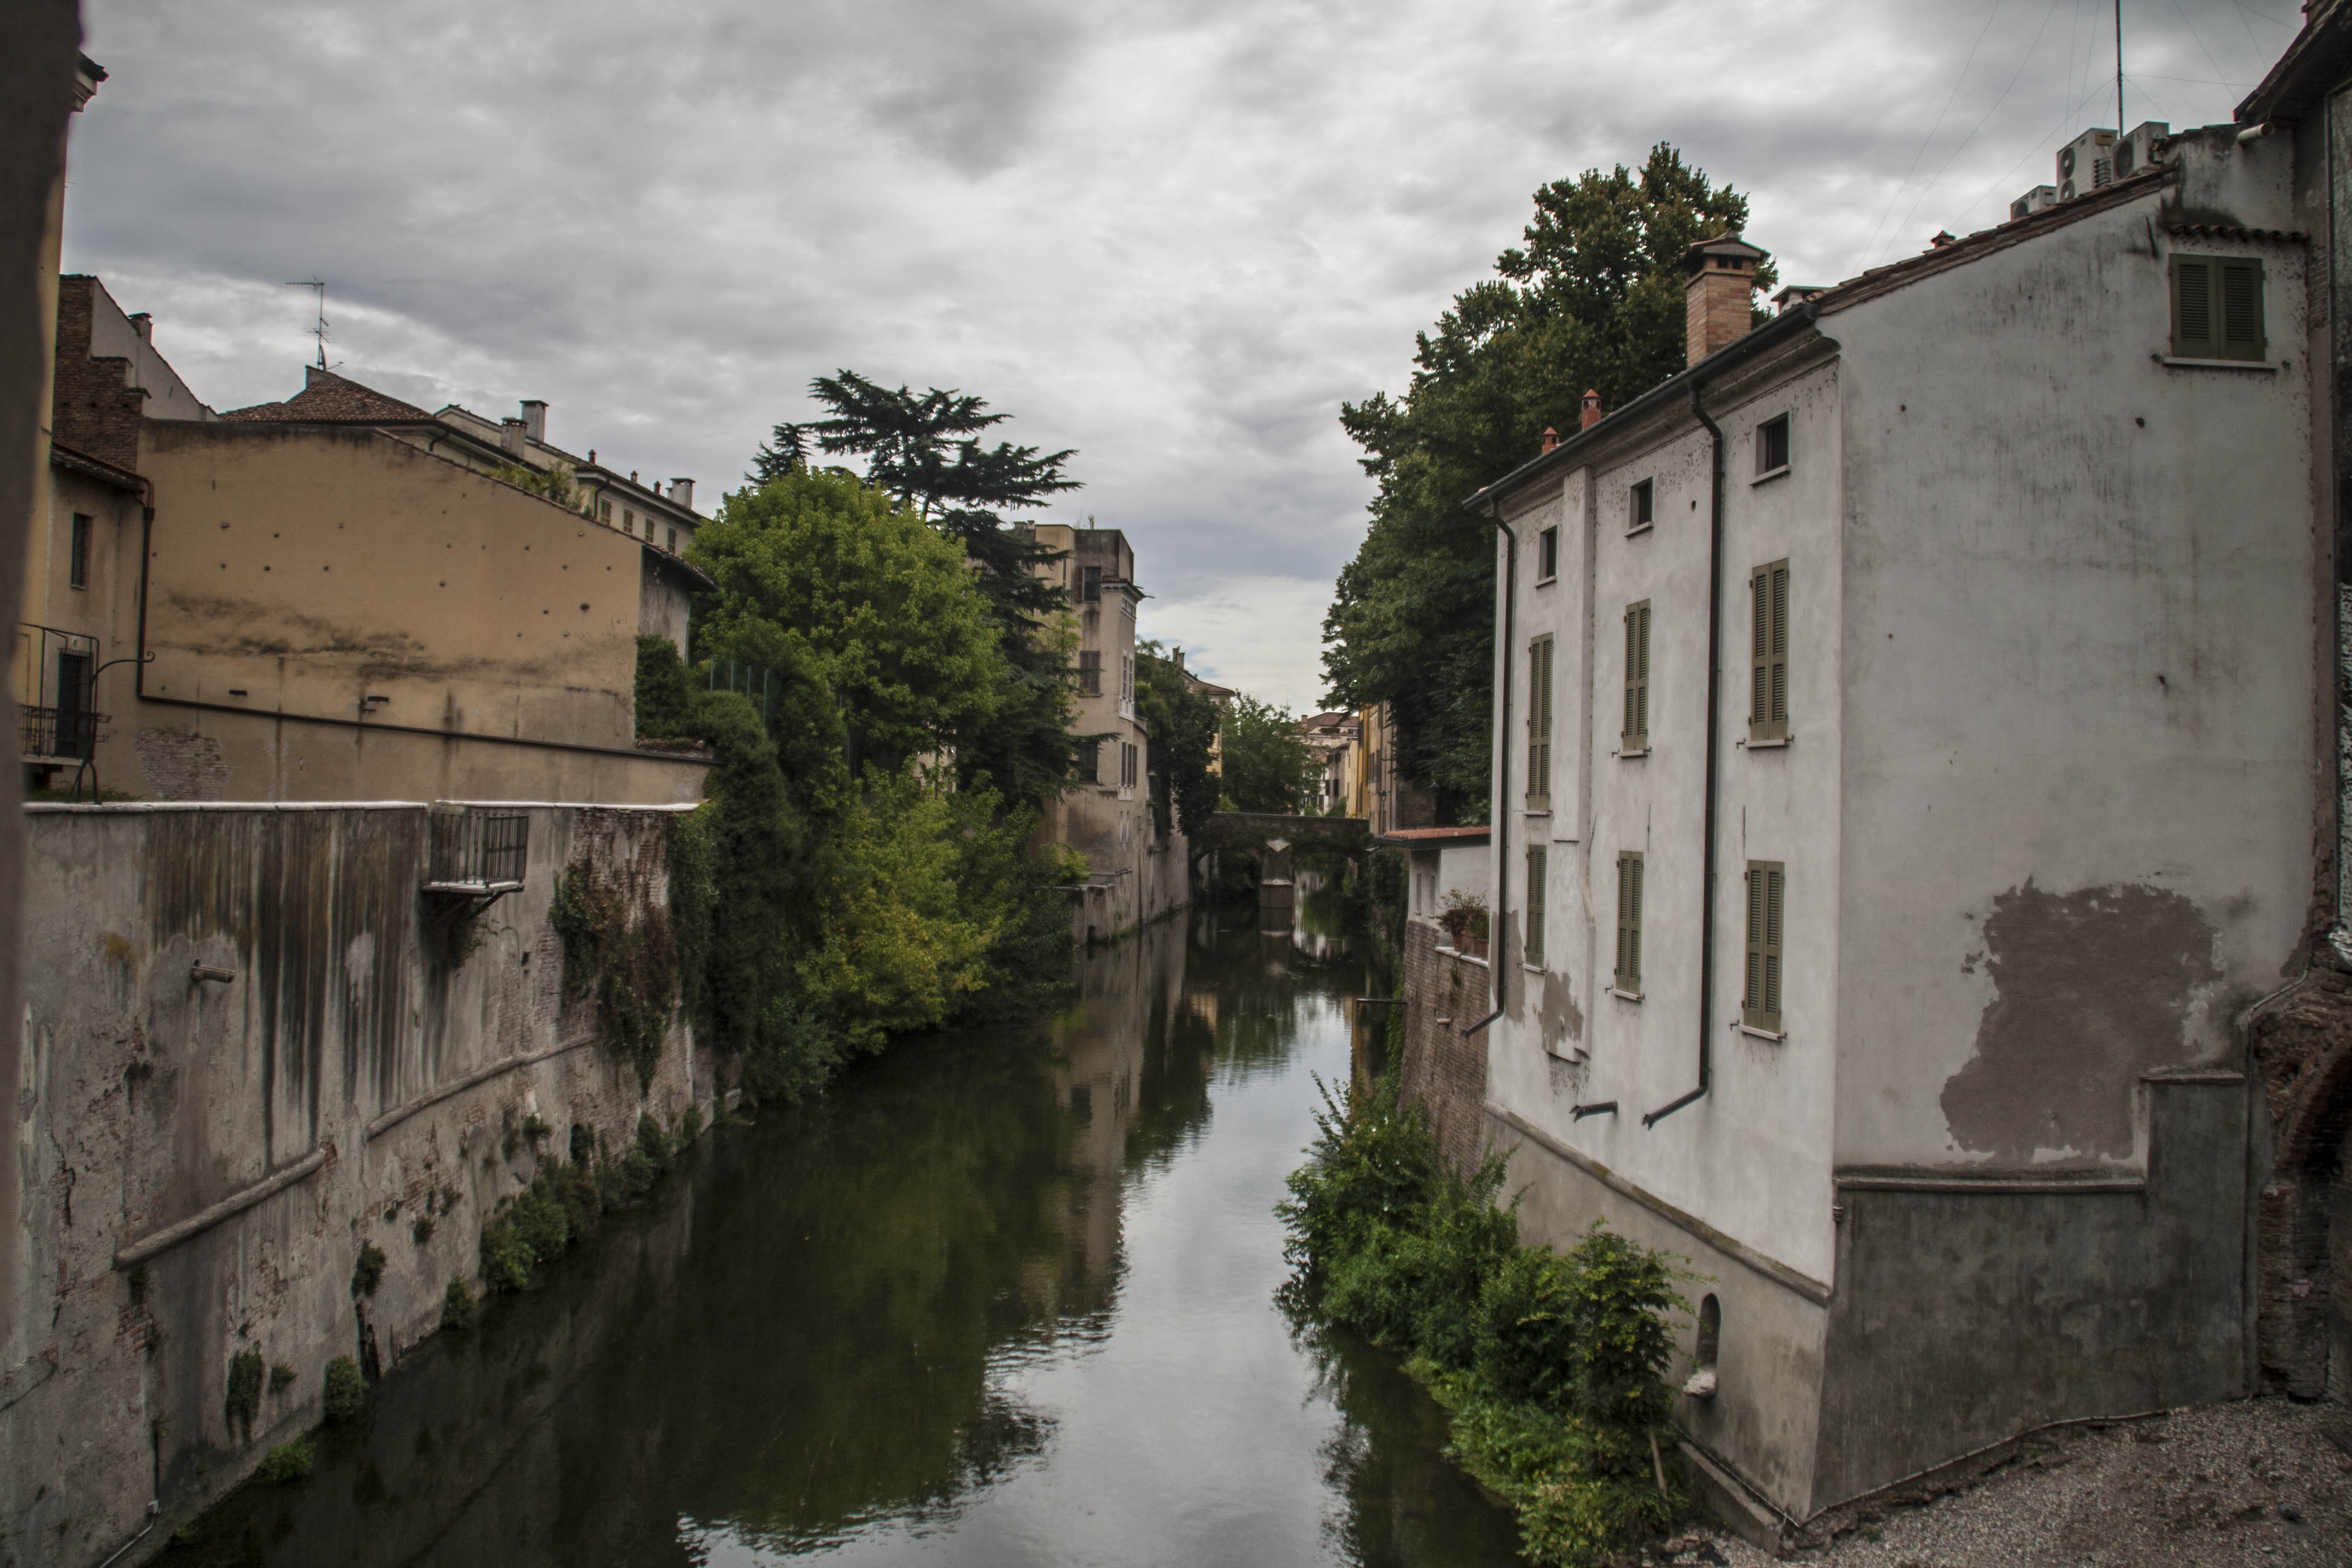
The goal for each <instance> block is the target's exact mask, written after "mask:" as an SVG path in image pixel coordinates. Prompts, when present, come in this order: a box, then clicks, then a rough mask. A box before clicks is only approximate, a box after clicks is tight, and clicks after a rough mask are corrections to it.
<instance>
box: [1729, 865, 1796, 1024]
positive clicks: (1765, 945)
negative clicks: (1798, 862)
mask: <svg viewBox="0 0 2352 1568" xmlns="http://www.w3.org/2000/svg"><path fill="white" fill-rule="evenodd" d="M1787 885H1788V872H1787V868H1785V867H1784V866H1783V865H1782V863H1781V862H1780V861H1778V860H1750V861H1749V862H1748V974H1747V984H1746V985H1745V987H1744V990H1745V994H1744V995H1743V996H1742V998H1741V1001H1740V1009H1739V1016H1740V1021H1741V1022H1742V1023H1744V1024H1746V1025H1747V1026H1748V1027H1749V1028H1751V1029H1763V1030H1766V1031H1768V1032H1769V1033H1771V1034H1775V1035H1777V1034H1779V1033H1780V930H1781V915H1782V906H1783V904H1784V902H1785V900H1786V893H1787Z"/></svg>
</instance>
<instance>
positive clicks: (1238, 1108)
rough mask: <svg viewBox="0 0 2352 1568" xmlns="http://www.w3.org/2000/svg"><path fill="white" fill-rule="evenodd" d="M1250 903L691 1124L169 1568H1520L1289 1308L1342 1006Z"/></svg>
mask: <svg viewBox="0 0 2352 1568" xmlns="http://www.w3.org/2000/svg"><path fill="white" fill-rule="evenodd" d="M1239 918H1240V920H1241V921H1242V923H1240V924H1238V925H1236V924H1234V923H1233V920H1232V919H1231V918H1229V919H1228V920H1227V921H1226V922H1225V923H1223V924H1222V925H1221V924H1220V923H1219V921H1218V920H1217V919H1216V918H1215V917H1213V916H1210V915H1206V914H1201V915H1195V916H1193V917H1192V919H1191V920H1190V921H1189V922H1187V921H1181V920H1179V921H1169V922H1164V923H1162V924H1161V925H1160V926H1157V927H1154V928H1152V929H1151V930H1149V931H1145V932H1144V933H1142V935H1141V936H1140V937H1139V938H1137V939H1134V940H1131V941H1129V942H1126V943H1123V944H1121V945H1120V946H1118V947H1117V948H1115V949H1111V950H1108V951H1105V952H1097V953H1095V954H1092V955H1090V956H1089V957H1087V959H1086V960H1084V961H1083V963H1082V968H1081V981H1082V986H1081V991H1080V994H1079V995H1078V996H1077V998H1076V1000H1075V1001H1074V1002H1073V1003H1072V1004H1071V1005H1069V1007H1068V1008H1066V1010H1065V1011H1064V1012H1063V1013H1061V1014H1060V1015H1058V1016H1055V1017H1052V1018H1049V1019H1046V1020H1044V1021H1041V1022H1040V1023H1038V1024H1036V1025H1034V1026H1028V1027H1025V1028H1018V1029H998V1030H987V1031H967V1032H961V1033H956V1034H951V1035H948V1036H944V1037H940V1038H937V1039H932V1040H926V1041H921V1042H918V1043H914V1044H910V1045H907V1046H903V1047H898V1048H896V1049H894V1050H892V1051H891V1052H889V1053H887V1054H886V1055H885V1056H882V1057H880V1058H874V1059H872V1060H869V1061H866V1062H864V1063H861V1064H860V1065H859V1066H858V1067H856V1068H855V1069H853V1070H852V1071H850V1072H849V1073H848V1074H847V1075H846V1076H845V1078H844V1079H842V1081H841V1082H840V1083H839V1084H838V1085H837V1086H836V1087H835V1089H833V1090H832V1091H831V1092H830V1093H829V1094H828V1095H827V1096H826V1097H825V1098H824V1099H823V1100H820V1101H817V1102H814V1103H812V1104H809V1105H805V1106H803V1107H800V1108H797V1109H795V1110H787V1111H776V1110H771V1111H769V1112H767V1113H766V1114H764V1115H762V1116H761V1118H760V1119H759V1121H758V1123H757V1124H756V1125H754V1126H750V1127H727V1128H721V1129H719V1131H717V1132H716V1133H715V1134H714V1135H713V1136H711V1137H709V1138H706V1139H704V1140H703V1141H702V1142H701V1143H700V1144H699V1145H698V1147H697V1148H696V1149H695V1150H694V1151H693V1152H690V1153H689V1154H688V1155H686V1156H684V1157H683V1160H682V1163H681V1167H680V1169H679V1170H678V1171H677V1173H674V1174H673V1175H672V1177H671V1179H670V1180H669V1181H668V1182H667V1184H665V1186H664V1187H663V1188H662V1189H661V1190H660V1191H659V1192H658V1193H657V1194H656V1195H655V1197H654V1198H653V1200H652V1201H651V1202H650V1203H649V1204H648V1205H646V1207H645V1208H644V1209H643V1210H641V1211H638V1212H635V1213H632V1214H628V1215H616V1216H612V1217H608V1218H607V1219H606V1221H605V1222H604V1226H602V1227H601V1229H600V1230H599V1232H598V1234H597V1235H596V1236H595V1237H593V1239H592V1240H591V1241H590V1242H589V1243H588V1245H587V1246H586V1247H583V1249H582V1250H580V1251H579V1252H577V1253H575V1254H574V1255H572V1257H571V1258H568V1259H566V1260H564V1261H563V1262H562V1263H561V1264H559V1265H557V1266H556V1267H555V1268H553V1269H551V1271H549V1276H548V1278H547V1279H546V1280H545V1282H544V1284H543V1285H542V1286H541V1288H540V1289H537V1290H535V1291H533V1292H531V1293H530V1294H528V1295H525V1296H523V1297H520V1298H514V1299H509V1300H504V1301H501V1302H500V1303H499V1304H498V1305H497V1306H496V1307H495V1308H494V1309H493V1310H491V1311H490V1312H489V1313H488V1314H487V1315H486V1318H485V1321H484V1322H483V1324H482V1326H481V1327H480V1328H479V1329H478V1330H476V1331H473V1332H471V1333H468V1334H463V1335H457V1334H440V1335H436V1336H435V1337H434V1338H433V1339H432V1340H430V1341H428V1342H426V1343H425V1345H424V1346H423V1347H421V1348H420V1349H419V1350H418V1351H417V1352H415V1353H413V1354H412V1355H410V1356H409V1357H408V1358H407V1359H406V1360H405V1361H404V1362H403V1363H402V1364H401V1365H400V1367H399V1369H398V1370H397V1371H396V1372H394V1373H392V1374H391V1375H389V1376H388V1377H387V1378H386V1379H385V1380H384V1381H383V1382H382V1383H381V1384H378V1385H377V1386H376V1388H375V1390H374V1391H373V1395H372V1398H371V1402H370V1407H369V1413H368V1415H367V1418H366V1420H365V1422H364V1423H363V1424H362V1425H361V1426H356V1427H353V1428H349V1429H340V1430H330V1431H327V1432H324V1433H322V1434H320V1441H319V1464H318V1468H317V1470H316V1472H315V1474H314V1475H313V1476H312V1477H311V1479H310V1480H308V1481H307V1482H303V1483H299V1485H296V1486H293V1487H248V1488H247V1489H244V1490H243V1491H241V1492H239V1493H237V1494H236V1495H235V1496H233V1497H231V1498H230V1499H229V1500H226V1502H225V1503H223V1504H222V1505H221V1506H220V1507H219V1508H218V1509H216V1510H214V1512H213V1513H212V1514H210V1515H209V1516H207V1517H206V1519H205V1521H202V1522H201V1523H200V1524H199V1526H198V1527H196V1529H195V1531H193V1532H191V1533H192V1534H193V1535H194V1539H193V1540H183V1541H181V1542H178V1543H176V1544H174V1545H173V1547H172V1548H171V1549H170V1550H169V1551H168V1552H166V1553H165V1554H164V1556H163V1558H162V1559H161V1561H163V1562H164V1563H172V1564H175V1565H180V1568H194V1565H197V1564H204V1565H207V1568H220V1565H226V1564H232V1563H233V1564H239V1565H245V1564H252V1565H257V1568H259V1565H267V1568H277V1565H280V1564H315V1563H353V1564H366V1565H375V1564H394V1563H403V1564H408V1563H415V1564H426V1563H429V1564H436V1565H439V1564H448V1565H456V1568H473V1565H476V1564H478V1565H481V1568H491V1565H493V1564H498V1565H505V1568H523V1565H532V1568H535V1565H540V1564H545V1565H547V1568H557V1565H562V1568H601V1565H606V1564H611V1565H621V1564H628V1565H637V1564H645V1565H649V1568H650V1565H655V1564H663V1565H668V1564H687V1563H702V1564H709V1565H711V1568H736V1565H745V1568H748V1565H751V1564H759V1563H779V1562H782V1561H785V1560H787V1559H817V1560H822V1561H824V1562H826V1563H844V1564H878V1563H938V1564H943V1565H951V1568H963V1565H974V1568H978V1565H994V1564H1005V1565H1008V1568H1010V1565H1013V1564H1024V1565H1027V1564H1071V1565H1076V1564H1096V1563H1101V1564H1114V1563H1116V1564H1159V1563H1165V1564H1231V1563H1248V1564H1253V1565H1275V1564H1290V1563H1365V1564H1400V1565H1404V1564H1413V1565H1420V1564H1429V1565H1445V1568H1453V1565H1456V1564H1460V1565H1465V1568H1466V1565H1469V1564H1502V1563H1512V1562H1516V1561H1517V1556H1516V1552H1515V1536H1516V1531H1514V1529H1513V1527H1512V1526H1511V1524H1510V1522H1509V1521H1508V1519H1507V1516H1506V1515H1504V1514H1502V1513H1500V1512H1499V1511H1497V1510H1495V1509H1494V1508H1492V1507H1491V1506H1490V1505H1489V1504H1487V1503H1486V1501H1485V1500H1484V1499H1483V1498H1482V1497H1481V1496H1480V1495H1479V1493H1478V1492H1477V1491H1476V1489H1475V1488H1474V1487H1473V1486H1472V1485H1471V1484H1470V1483H1469V1482H1468V1481H1467V1480H1466V1479H1463V1478H1462V1477H1461V1476H1460V1475H1459V1474H1458V1473H1457V1472H1455V1471H1454V1469H1453V1468H1451V1467H1449V1466H1448V1465H1447V1464H1446V1463H1445V1461H1444V1458H1443V1457H1442V1455H1441V1452H1440V1449H1441V1446H1442V1444H1443V1441H1444V1426H1443V1421H1442V1417H1441V1416H1440V1415H1439V1414H1438V1412H1437V1411H1436V1409H1435V1407H1434V1406H1433V1405H1431V1404H1430V1403H1429V1402H1428V1401H1427V1400H1426V1399H1425V1398H1424V1397H1423V1395H1422V1394H1420V1393H1419V1392H1418V1391H1417V1390H1416V1389H1415V1388H1414V1387H1413V1386H1412V1384H1410V1383H1408V1382H1406V1381H1405V1380H1404V1378H1403V1377H1402V1375H1401V1374H1400V1373H1397V1372H1396V1371H1394V1370H1393V1368H1392V1367H1391V1365H1390V1364H1389V1363H1387V1361H1386V1360H1385V1359H1384V1358H1383V1357H1381V1355H1380V1354H1379V1353H1378V1352H1371V1351H1370V1350H1368V1349H1367V1348H1366V1347H1364V1346H1362V1345H1360V1344H1356V1343H1352V1342H1347V1341H1345V1340H1339V1339H1332V1338H1328V1337H1319V1336H1318V1335H1316V1334H1314V1333H1313V1332H1311V1331H1302V1330H1301V1329H1300V1328H1299V1327H1298V1326H1297V1325H1294V1324H1293V1323H1292V1322H1290V1321H1288V1320H1287V1319H1286V1317H1285V1315H1284V1314H1283V1312H1282V1310H1280V1308H1279V1307H1278V1305H1277V1304H1276V1289H1277V1287H1278V1286H1279V1285H1280V1284H1281V1282H1282V1279H1283V1278H1284V1275H1285V1268H1284V1264H1283V1261H1282V1231H1281V1227H1280V1226H1279V1224H1278V1222H1277V1221H1276V1218H1275V1216H1274V1213H1273V1210H1274V1205H1275V1203H1276V1200H1277V1199H1279V1198H1280V1197H1281V1195H1282V1182H1283V1177H1284V1176H1285V1174H1286V1173H1287V1172H1288V1171H1289V1170H1290V1169H1291V1168H1292V1166H1294V1165H1295V1164H1296V1163H1297V1161H1298V1157H1299V1152H1300V1150H1301V1149H1302V1148H1303V1147H1304V1146H1305V1145H1306V1143H1307V1141H1308V1140H1309V1139H1310V1138H1311V1137H1312V1136H1313V1133H1314V1126H1313V1113H1314V1110H1315V1109H1316V1107H1317V1104H1318V1090H1317V1088H1316V1081H1315V1080H1316V1079H1317V1077H1318V1075H1319V1076H1320V1077H1321V1078H1322V1079H1324V1080H1326V1081H1329V1082H1335V1083H1336V1082H1341V1081H1344V1080H1345V1079H1346V1078H1347V1076H1348V1075H1349V1072H1350V1070H1351V1068H1353V1066H1354V1065H1355V1063H1354V1060H1353V1058H1352V1055H1351V1051H1352V1049H1353V1047H1352V1046H1351V1040H1350V1027H1349V1016H1350V1013H1349V1002H1348V999H1349V997H1352V996H1357V995H1362V994H1367V992H1366V989H1365V987H1366V985H1367V984H1368V982H1367V977H1366V970H1365V967H1364V964H1363V963H1362V962H1361V961H1360V959H1357V958H1354V957H1351V956H1350V955H1349V952H1348V951H1347V948H1346V944H1345V943H1344V942H1338V941H1336V940H1334V939H1332V938H1330V937H1328V936H1314V935H1309V934H1307V932H1305V931H1279V932H1273V933H1265V932H1261V931H1258V930H1257V929H1256V922H1255V921H1254V920H1251V919H1249V918H1248V911H1243V913H1242V914H1241V916H1240V917H1239ZM1372 984H1378V983H1377V982H1373V983H1372ZM1381 994H1385V992H1384V991H1383V992H1381Z"/></svg>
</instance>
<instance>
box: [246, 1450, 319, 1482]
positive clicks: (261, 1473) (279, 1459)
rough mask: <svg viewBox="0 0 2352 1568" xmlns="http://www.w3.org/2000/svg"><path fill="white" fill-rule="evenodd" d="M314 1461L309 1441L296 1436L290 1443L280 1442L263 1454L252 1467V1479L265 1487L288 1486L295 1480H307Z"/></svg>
mask: <svg viewBox="0 0 2352 1568" xmlns="http://www.w3.org/2000/svg"><path fill="white" fill-rule="evenodd" d="M316 1462H317V1457H316V1456H315V1455H313V1454H312V1453H311V1451H310V1444H309V1442H307V1441H305V1440H303V1439H300V1438H297V1439H296V1440H295V1441H293V1442H291V1443H280V1444H278V1446H277V1447H274V1448H272V1449H270V1450H269V1452H268V1453H267V1454H264V1455H263V1456H262V1457H261V1463H260V1464H259V1465H258V1466H257V1467H256V1468H255V1469H254V1472H253V1479H254V1480H255V1481H256V1482H257V1483H258V1484H259V1485H261V1486H265V1487H290V1486H292V1485H293V1484H294V1483H295V1482H297V1481H307V1480H309V1479H310V1469H311V1467H312V1466H313V1465H314V1464H315V1463H316Z"/></svg>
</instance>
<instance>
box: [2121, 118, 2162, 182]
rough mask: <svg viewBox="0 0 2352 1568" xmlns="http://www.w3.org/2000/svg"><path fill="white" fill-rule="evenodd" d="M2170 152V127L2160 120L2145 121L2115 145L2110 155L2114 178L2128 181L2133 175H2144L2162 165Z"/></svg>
mask: <svg viewBox="0 0 2352 1568" xmlns="http://www.w3.org/2000/svg"><path fill="white" fill-rule="evenodd" d="M2171 151H2172V127H2171V126H2170V125H2168V124H2166V123H2165V122H2164V121H2160V120H2150V121H2144V122H2142V123H2141V125H2140V126H2139V128H2138V129H2137V130H2136V131H2134V132H2132V133H2131V134H2130V135H2128V136H2126V137H2125V138H2123V139H2122V140H2121V141H2119V142H2116V147H2115V152H2114V153H2113V154H2111V156H2112V158H2113V162H2114V167H2115V173H2116V179H2118V180H2128V179H2130V178H2131V177H2132V176H2133V175H2134V174H2147V172H2148V171H2149V170H2150V169H2153V168H2155V167H2156V166H2157V165H2158V163H2163V162H2164V160H2165V158H2166V156H2167V155H2168V153H2171Z"/></svg>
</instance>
